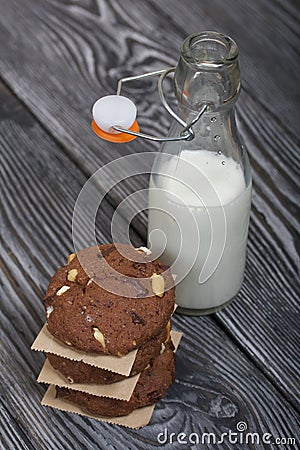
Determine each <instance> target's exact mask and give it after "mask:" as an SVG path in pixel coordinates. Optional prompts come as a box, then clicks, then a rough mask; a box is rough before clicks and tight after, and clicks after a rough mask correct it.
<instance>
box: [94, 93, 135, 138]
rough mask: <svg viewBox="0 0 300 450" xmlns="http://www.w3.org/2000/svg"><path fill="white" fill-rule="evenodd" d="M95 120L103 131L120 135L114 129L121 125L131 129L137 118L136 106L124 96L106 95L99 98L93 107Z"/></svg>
mask: <svg viewBox="0 0 300 450" xmlns="http://www.w3.org/2000/svg"><path fill="white" fill-rule="evenodd" d="M92 114H93V119H94V121H95V122H96V124H97V125H98V127H99V128H101V130H103V131H106V132H108V133H119V131H116V130H114V129H113V128H112V127H113V126H114V125H119V126H120V127H123V128H126V129H128V128H130V127H131V126H132V125H133V122H134V121H135V118H136V106H135V104H134V103H133V102H132V101H131V100H130V99H129V98H127V97H123V96H122V95H106V96H105V97H101V98H99V100H97V101H96V103H95V104H94V106H93V110H92Z"/></svg>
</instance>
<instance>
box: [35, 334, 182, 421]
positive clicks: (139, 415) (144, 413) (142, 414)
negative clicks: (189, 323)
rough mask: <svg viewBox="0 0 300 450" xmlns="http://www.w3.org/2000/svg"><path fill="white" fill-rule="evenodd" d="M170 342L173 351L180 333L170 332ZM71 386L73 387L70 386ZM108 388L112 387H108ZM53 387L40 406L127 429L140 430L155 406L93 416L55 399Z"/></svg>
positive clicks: (68, 403)
mask: <svg viewBox="0 0 300 450" xmlns="http://www.w3.org/2000/svg"><path fill="white" fill-rule="evenodd" d="M171 336H172V341H173V344H174V347H175V351H176V350H177V348H178V345H179V343H180V340H181V337H182V333H180V332H178V331H174V330H172V331H171ZM71 386H73V385H71ZM109 386H110V387H111V386H112V385H109ZM69 387H70V386H69ZM55 396H56V390H55V386H54V385H53V384H51V385H50V386H49V388H48V390H47V391H46V394H45V395H44V398H43V399H42V402H41V403H42V405H44V406H50V407H52V408H56V409H59V410H60V411H66V412H71V413H75V414H80V415H83V416H86V417H90V418H91V419H96V420H100V421H102V422H108V423H112V424H116V425H121V426H124V427H129V428H141V427H144V426H145V425H147V424H148V423H149V422H150V419H151V417H152V414H153V411H154V408H155V405H151V406H145V407H144V408H138V409H136V410H135V411H133V412H132V413H131V414H128V415H127V416H122V417H103V416H99V415H95V414H90V413H87V412H85V411H83V410H82V409H81V408H80V407H79V406H77V405H75V404H73V403H71V402H69V401H68V400H66V399H63V398H56V397H55Z"/></svg>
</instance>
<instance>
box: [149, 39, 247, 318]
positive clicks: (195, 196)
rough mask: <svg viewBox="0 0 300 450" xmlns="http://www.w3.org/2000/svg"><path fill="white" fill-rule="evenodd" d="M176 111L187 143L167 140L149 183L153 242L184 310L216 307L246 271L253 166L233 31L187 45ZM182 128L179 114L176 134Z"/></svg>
mask: <svg viewBox="0 0 300 450" xmlns="http://www.w3.org/2000/svg"><path fill="white" fill-rule="evenodd" d="M174 91H175V95H176V98H177V100H178V111H177V113H178V115H179V117H180V118H181V119H182V120H184V121H185V122H186V123H190V122H191V121H192V120H193V119H194V118H196V116H197V114H199V111H200V110H201V108H203V106H205V111H204V113H203V114H202V116H201V117H200V118H199V120H196V122H195V123H194V125H193V126H192V131H193V138H192V139H191V140H189V141H186V140H185V141H177V142H165V143H163V144H162V146H161V150H160V152H159V153H158V154H157V156H156V158H155V161H154V164H153V168H152V173H151V176H150V186H149V211H148V246H149V247H150V248H151V250H152V252H153V253H154V255H155V256H157V257H158V256H159V257H160V259H161V260H162V261H163V262H164V263H165V264H168V265H170V266H171V270H172V273H173V274H174V278H175V280H176V281H175V282H176V303H177V304H178V305H179V308H178V311H179V312H181V313H183V314H189V315H203V314H210V313H213V312H216V311H218V310H220V309H221V308H223V307H224V306H225V305H227V304H228V303H229V302H230V301H231V300H232V299H233V298H234V297H235V296H236V295H237V293H238V291H239V289H240V287H241V285H242V282H243V276H244V268H245V257H246V244H247V234H248V224H249V215H250V206H251V172H250V166H249V161H248V157H247V154H246V151H245V148H244V147H243V145H242V144H241V142H240V138H239V134H238V131H237V128H236V122H235V116H234V105H235V102H236V100H237V98H238V95H239V91H240V74H239V66H238V48H237V45H236V44H235V42H234V41H233V40H232V39H231V38H230V37H228V36H224V35H222V34H219V33H215V32H203V33H199V34H195V35H192V36H189V37H188V38H187V39H186V40H185V41H184V42H183V44H182V48H181V55H180V59H179V63H178V65H177V67H176V70H175V75H174ZM182 130H183V128H182V125H180V124H179V123H178V122H177V121H176V120H174V123H173V124H172V126H171V128H170V135H172V136H174V135H179V134H180V133H181V132H182Z"/></svg>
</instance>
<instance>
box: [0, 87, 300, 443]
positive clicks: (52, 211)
mask: <svg viewBox="0 0 300 450" xmlns="http://www.w3.org/2000/svg"><path fill="white" fill-rule="evenodd" d="M0 99H1V101H2V102H1V103H2V105H5V108H3V110H4V111H3V110H2V113H1V118H0V152H1V161H2V173H1V175H2V186H1V197H0V198H1V211H2V217H1V251H0V255H1V256H0V260H1V270H2V275H1V284H0V296H1V312H0V314H1V356H0V357H1V365H0V367H1V401H2V403H1V412H2V416H1V417H2V423H3V428H4V427H5V428H4V429H5V433H4V434H3V436H2V441H3V442H2V445H3V448H7V449H15V448H24V449H30V450H31V449H34V450H36V449H53V450H54V449H55V450H56V449H61V450H69V449H70V450H74V448H101V449H104V448H110V449H120V450H121V449H122V450H123V449H124V448H131V449H132V450H133V449H136V450H140V449H145V450H146V449H147V450H148V449H155V448H157V445H158V443H157V436H158V434H159V433H162V432H164V429H165V428H167V430H168V435H169V436H170V434H171V433H176V436H177V435H178V433H179V432H185V433H186V434H187V435H189V434H190V433H191V432H197V433H198V434H199V436H201V434H202V433H203V432H214V433H216V434H217V436H218V437H219V436H220V435H221V433H222V432H226V431H228V430H232V431H235V430H236V424H237V422H239V421H241V420H243V421H245V422H246V423H247V424H248V427H249V431H252V432H256V433H259V434H261V435H262V434H263V433H266V432H269V433H271V434H272V435H273V437H274V438H277V437H294V438H295V439H296V438H298V436H297V435H296V431H295V430H297V427H298V425H299V418H298V416H297V414H296V412H295V411H294V409H293V408H292V407H291V406H290V404H289V403H288V402H287V401H286V400H285V399H284V398H283V396H281V394H279V393H278V391H277V390H276V389H275V388H274V386H273V385H272V384H271V383H270V382H269V381H268V380H266V379H265V377H264V376H263V375H262V373H261V372H260V371H259V370H258V369H257V368H256V367H255V365H253V364H252V363H251V362H250V361H249V360H248V359H247V358H246V357H245V356H244V355H243V354H242V353H241V352H240V351H239V350H238V349H237V348H236V346H235V345H234V344H233V343H232V341H231V339H230V338H228V336H227V335H226V334H225V333H224V332H223V331H222V330H221V329H219V328H218V327H217V326H216V324H215V322H214V320H213V319H212V318H210V317H206V318H202V319H197V318H184V317H180V316H177V317H175V318H174V323H175V325H176V327H177V328H179V329H181V330H182V331H184V333H185V336H184V339H183V342H182V344H181V347H180V349H179V351H178V358H177V376H176V382H175V384H174V386H173V387H172V388H171V390H170V391H169V393H168V395H167V397H166V399H165V400H163V401H161V402H160V403H159V405H158V406H157V408H156V411H155V414H154V416H153V419H152V421H151V424H150V425H149V426H148V427H146V428H144V429H142V430H139V431H133V430H127V429H122V428H120V427H116V426H111V425H108V424H102V423H98V422H95V421H92V420H89V419H86V418H83V417H79V416H76V415H69V414H65V413H61V412H57V411H54V410H51V409H47V408H44V407H41V406H40V400H41V396H42V394H43V392H44V391H45V388H44V387H43V386H41V385H38V384H37V383H36V381H35V378H36V376H37V374H38V372H39V370H40V368H41V365H42V361H43V356H42V355H41V354H39V353H36V352H32V351H31V350H30V345H31V343H32V341H33V339H34V337H35V335H36V334H37V332H38V330H39V329H40V327H41V326H42V324H43V322H44V310H43V306H42V302H41V297H42V295H43V293H44V292H45V289H46V287H47V284H48V281H49V277H50V275H51V274H52V272H53V270H54V269H55V268H56V267H57V266H59V265H60V264H62V263H63V262H64V261H65V258H66V255H67V254H68V253H69V252H70V251H72V243H71V239H70V236H71V232H70V223H71V218H72V208H73V204H74V201H75V200H76V197H77V194H78V192H79V190H80V188H81V186H82V184H83V183H84V181H85V177H84V175H83V174H82V173H80V171H79V170H78V169H77V168H76V166H75V165H74V164H73V163H72V161H70V160H69V159H68V158H67V157H66V156H65V154H64V153H63V152H62V149H61V148H60V147H59V146H58V145H57V144H56V143H55V142H54V141H53V140H51V138H50V137H49V136H48V135H47V133H46V132H45V131H44V130H43V129H42V128H41V127H40V126H39V125H38V124H37V123H36V122H35V120H34V118H33V117H32V116H31V115H30V114H29V113H28V112H26V110H25V109H24V108H23V107H22V105H21V104H20V103H19V102H17V101H16V100H14V99H12V97H11V96H10V94H9V92H8V91H7V90H5V89H4V88H3V87H1V88H0ZM14 115H15V116H16V119H15V120H14ZM33 193H35V195H33ZM109 208H110V207H109V205H107V204H106V206H105V207H104V209H105V212H106V213H109ZM108 215H109V214H108ZM106 220H107V221H109V218H108V219H106ZM102 221H104V223H103V230H102V233H101V235H102V239H103V241H105V240H106V239H109V238H110V236H109V227H108V224H107V223H106V222H105V216H104V217H102ZM137 239H138V238H137ZM278 411H280V414H278ZM166 448H167V447H166ZM171 448H174V449H179V448H182V445H181V444H178V443H176V442H175V443H174V444H172V446H171ZM207 448H222V449H234V448H236V446H235V444H230V443H229V442H228V443H227V442H226V443H225V444H224V445H223V444H222V446H221V447H220V446H213V444H212V445H207ZM244 448H245V449H247V448H249V449H250V448H253V446H252V445H246V446H244ZM257 448H260V447H257ZM285 448H293V446H292V445H287V446H285Z"/></svg>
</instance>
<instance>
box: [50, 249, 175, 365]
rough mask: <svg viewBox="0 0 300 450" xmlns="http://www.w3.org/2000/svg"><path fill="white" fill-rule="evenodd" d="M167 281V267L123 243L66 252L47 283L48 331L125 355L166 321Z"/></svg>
mask: <svg viewBox="0 0 300 450" xmlns="http://www.w3.org/2000/svg"><path fill="white" fill-rule="evenodd" d="M118 250H120V252H121V253H122V254H121V253H120V252H119V251H118ZM172 286H173V278H172V275H171V273H170V271H169V270H168V268H167V266H165V265H163V264H162V263H161V262H160V261H158V260H154V261H151V255H150V256H149V255H148V254H147V253H145V252H144V251H140V250H137V249H134V248H133V247H131V246H128V245H124V244H118V249H117V248H116V246H115V245H113V244H107V245H101V246H99V247H89V248H87V249H85V250H82V251H80V252H79V253H78V254H77V255H75V254H73V255H70V257H69V262H68V264H67V265H66V266H63V267H62V268H60V269H59V270H58V271H57V272H56V274H55V275H54V276H53V278H52V280H51V282H50V285H49V288H48V291H47V293H46V296H45V298H44V301H45V305H46V309H47V325H48V330H49V332H50V333H51V334H52V335H53V336H54V337H55V338H57V339H59V340H60V341H63V342H65V343H66V344H67V345H73V346H74V347H75V348H77V349H79V350H83V351H85V352H95V353H102V354H111V355H116V356H117V355H118V356H121V355H125V354H127V353H128V352H129V351H131V350H134V349H135V348H138V347H140V346H142V345H143V344H145V343H146V342H147V341H148V340H149V339H151V338H152V337H153V336H156V335H157V334H158V333H159V331H160V330H162V328H164V327H165V326H166V325H167V323H168V321H169V320H170V316H171V314H172V312H173V308H174V288H173V287H172Z"/></svg>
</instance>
